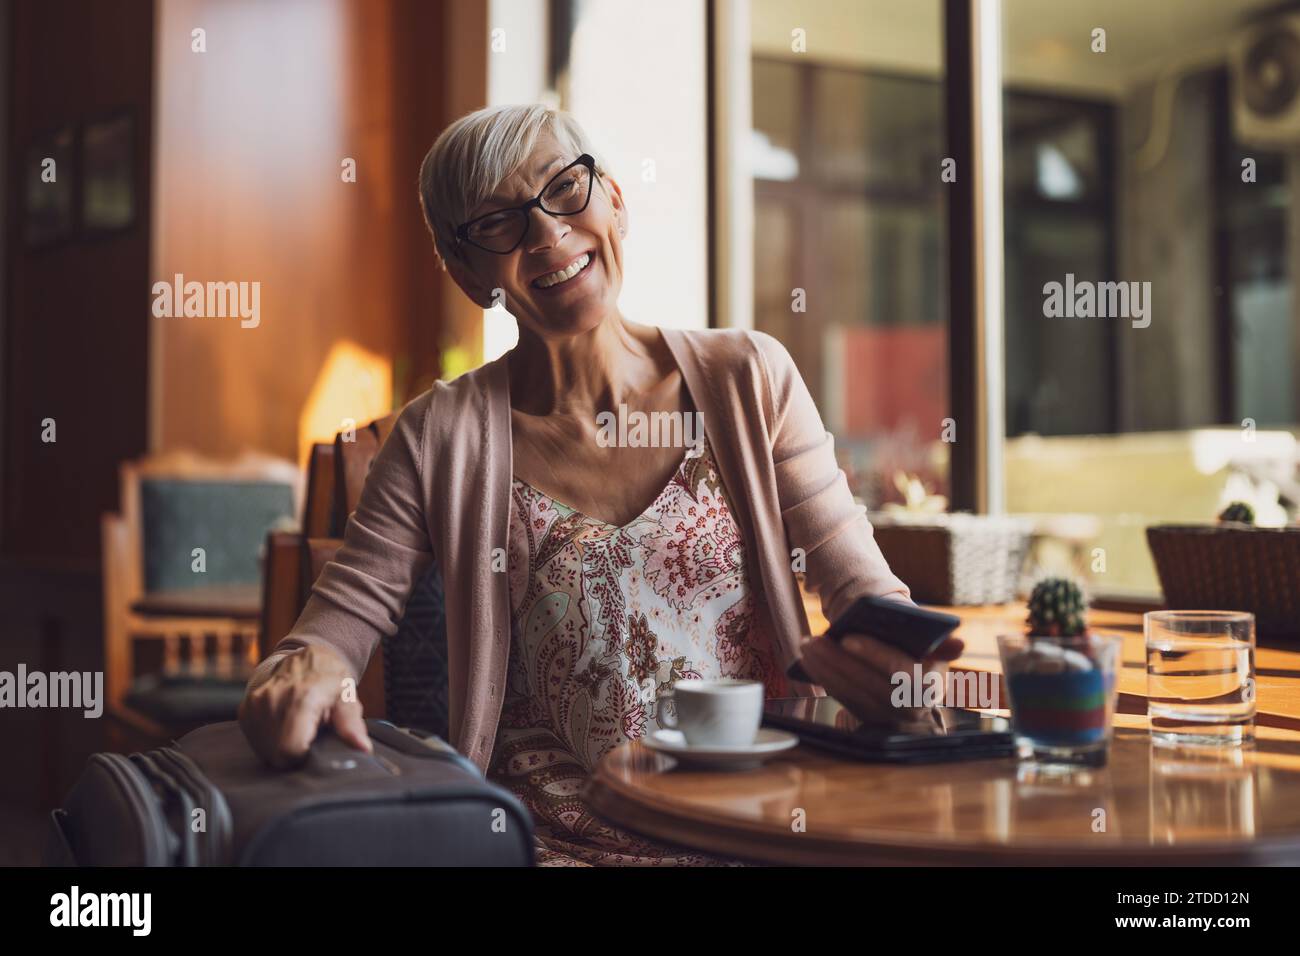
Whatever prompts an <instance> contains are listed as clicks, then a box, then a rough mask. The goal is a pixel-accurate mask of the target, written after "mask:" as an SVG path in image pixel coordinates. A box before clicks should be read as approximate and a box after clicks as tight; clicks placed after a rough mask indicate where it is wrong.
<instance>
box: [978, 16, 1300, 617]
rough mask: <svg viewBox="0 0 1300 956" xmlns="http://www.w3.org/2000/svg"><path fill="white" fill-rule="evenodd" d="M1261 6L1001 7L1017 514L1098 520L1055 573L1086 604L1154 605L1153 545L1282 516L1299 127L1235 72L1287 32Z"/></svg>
mask: <svg viewBox="0 0 1300 956" xmlns="http://www.w3.org/2000/svg"><path fill="white" fill-rule="evenodd" d="M1260 6H1261V5H1260V4H1258V3H1255V2H1251V0H1223V2H1219V3H1213V4H1209V3H1196V4H1134V3H1132V2H1130V0H1084V2H1080V3H1078V4H1073V5H1071V6H1070V8H1069V10H1068V11H1065V10H1064V9H1062V11H1061V15H1060V16H1059V17H1052V18H1047V17H1044V16H1043V15H1042V5H1041V4H1040V3H1035V2H1031V0H1008V2H1007V3H1006V4H1005V6H1004V30H1005V34H1004V80H1005V88H1004V102H1003V114H1004V130H1003V132H1004V150H1003V154H1004V188H1005V210H1004V213H1005V215H1004V223H1005V270H1006V271H1005V280H1006V316H1005V319H1006V383H1005V385H1006V399H1007V401H1006V419H1007V421H1006V426H1007V445H1006V462H1005V473H1006V480H1007V487H1006V500H1007V507H1008V509H1009V510H1010V511H1013V512H1021V513H1036V514H1042V515H1045V516H1058V517H1059V516H1060V515H1061V514H1063V513H1071V514H1080V515H1083V516H1085V517H1087V518H1089V519H1091V522H1092V525H1091V527H1092V531H1090V532H1079V533H1078V534H1077V535H1076V536H1075V538H1074V539H1073V540H1069V541H1067V543H1068V544H1069V545H1070V547H1068V548H1064V549H1059V550H1058V554H1060V555H1064V556H1067V559H1068V560H1067V563H1070V564H1071V565H1072V566H1071V567H1070V570H1073V571H1075V572H1076V573H1079V574H1081V575H1083V576H1085V577H1089V578H1091V585H1092V588H1093V590H1094V592H1095V593H1099V594H1108V593H1109V594H1120V595H1124V594H1131V595H1134V596H1138V595H1141V596H1147V595H1155V594H1157V593H1158V590H1159V586H1158V581H1157V578H1156V573H1155V568H1154V565H1153V562H1152V560H1151V556H1150V553H1149V551H1148V548H1147V544H1146V535H1145V532H1146V528H1147V526H1149V525H1151V524H1154V523H1161V522H1207V521H1212V520H1213V519H1214V518H1215V516H1216V514H1217V513H1218V510H1219V509H1220V508H1222V507H1223V506H1224V505H1225V504H1226V503H1227V502H1228V501H1229V500H1231V499H1239V498H1244V499H1246V500H1249V501H1250V502H1251V503H1252V504H1253V505H1255V510H1256V514H1257V516H1259V523H1261V524H1280V523H1283V522H1284V521H1285V520H1286V518H1287V512H1286V509H1285V507H1284V504H1285V502H1283V501H1280V500H1279V491H1278V489H1279V485H1281V486H1282V487H1285V486H1286V484H1287V483H1288V482H1290V483H1291V485H1292V486H1294V483H1295V474H1296V441H1295V431H1296V422H1297V420H1300V392H1298V390H1297V379H1296V372H1295V368H1296V365H1297V335H1296V329H1297V322H1298V321H1300V320H1298V319H1297V305H1296V302H1295V297H1294V295H1293V294H1292V279H1291V261H1292V258H1293V256H1294V252H1293V250H1292V249H1291V248H1290V245H1291V236H1292V235H1293V234H1294V229H1295V222H1296V219H1295V216H1294V214H1293V213H1292V202H1291V185H1292V178H1291V177H1292V175H1293V171H1294V170H1295V169H1296V167H1295V165H1294V164H1293V163H1291V162H1289V161H1288V160H1286V159H1285V158H1284V157H1285V156H1287V155H1288V154H1291V155H1293V154H1294V152H1293V151H1294V149H1295V144H1297V143H1300V120H1298V117H1300V111H1297V110H1296V109H1294V108H1287V109H1281V110H1278V109H1272V108H1271V107H1270V108H1268V109H1266V108H1264V106H1261V105H1260V104H1259V103H1254V104H1253V105H1252V101H1251V90H1252V89H1253V86H1252V84H1253V83H1255V80H1256V79H1257V78H1256V77H1254V76H1252V74H1251V72H1250V70H1248V69H1247V68H1245V67H1243V65H1242V63H1241V61H1240V60H1239V58H1238V54H1237V52H1236V51H1239V50H1242V49H1244V48H1245V47H1247V46H1249V44H1250V43H1252V42H1254V41H1253V40H1252V39H1251V38H1252V36H1253V37H1256V38H1258V37H1260V36H1265V35H1268V34H1270V33H1276V32H1278V31H1285V30H1294V27H1293V26H1292V21H1291V20H1289V19H1288V18H1286V17H1285V16H1275V17H1273V18H1272V19H1271V20H1270V19H1268V17H1267V16H1266V17H1264V18H1260V17H1258V16H1253V15H1250V14H1252V13H1253V11H1255V10H1256V9H1257V8H1258V7H1260ZM1103 25H1104V29H1105V36H1104V37H1098V36H1097V35H1096V34H1095V33H1094V30H1095V29H1096V28H1098V27H1099V26H1103ZM1099 40H1100V42H1104V44H1105V49H1104V52H1102V51H1101V50H1099V49H1097V46H1098V43H1099ZM1188 51H1194V52H1195V55H1194V56H1192V55H1189V52H1188ZM1277 75H1279V76H1282V77H1283V78H1284V79H1285V78H1288V77H1294V76H1296V75H1300V73H1297V71H1296V70H1295V69H1290V70H1289V71H1288V70H1284V71H1281V72H1280V73H1279V74H1277ZM1269 96H1270V97H1272V98H1273V99H1277V97H1278V96H1281V97H1282V98H1283V99H1285V100H1287V102H1290V103H1294V102H1300V89H1290V90H1272V91H1271V92H1270V93H1269ZM1288 98H1289V99H1288ZM1256 99H1258V97H1256ZM1270 102H1272V101H1271V100H1270ZM1265 105H1267V104H1265ZM1274 105H1276V104H1275V103H1274ZM1058 293H1059V294H1058ZM1245 420H1249V422H1250V423H1253V427H1252V428H1243V424H1242V423H1243V421H1245ZM1058 524H1062V525H1063V526H1069V525H1070V523H1069V522H1064V523H1061V522H1058ZM1073 527H1074V528H1076V529H1081V528H1083V529H1086V528H1088V527H1089V525H1088V522H1086V521H1085V522H1081V523H1074V524H1073ZM1095 549H1100V550H1095ZM1099 555H1100V556H1101V557H1100V560H1098V557H1097V556H1099ZM1039 558H1040V559H1041V560H1042V561H1043V562H1044V567H1043V568H1042V570H1049V569H1050V570H1060V568H1057V567H1052V568H1048V567H1046V564H1050V563H1051V559H1049V558H1047V557H1045V556H1044V555H1042V554H1040V555H1039Z"/></svg>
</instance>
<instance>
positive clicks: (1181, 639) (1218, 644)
mask: <svg viewBox="0 0 1300 956" xmlns="http://www.w3.org/2000/svg"><path fill="white" fill-rule="evenodd" d="M1143 631H1144V632H1145V634H1146V647H1147V715H1148V716H1149V717H1150V718H1151V742H1152V743H1153V744H1155V745H1156V746H1158V747H1235V746H1241V745H1242V744H1247V743H1250V742H1251V741H1253V740H1254V739H1255V615H1253V614H1247V613H1246V612H1244V611H1149V612H1147V614H1146V615H1145V616H1144V618H1143Z"/></svg>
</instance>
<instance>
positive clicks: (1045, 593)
mask: <svg viewBox="0 0 1300 956" xmlns="http://www.w3.org/2000/svg"><path fill="white" fill-rule="evenodd" d="M1025 623H1027V624H1028V625H1029V636H1030V637H1079V636H1081V635H1083V634H1086V633H1087V632H1088V606H1087V603H1086V602H1085V601H1084V599H1083V591H1082V590H1081V589H1080V587H1079V585H1078V584H1076V583H1075V582H1073V581H1071V580H1069V579H1068V578H1044V579H1043V580H1041V581H1039V582H1038V583H1037V584H1035V585H1034V591H1033V593H1032V594H1031V595H1030V596H1029V619H1028V620H1027V621H1026V622H1025Z"/></svg>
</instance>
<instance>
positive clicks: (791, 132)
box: [751, 0, 949, 508]
mask: <svg viewBox="0 0 1300 956" xmlns="http://www.w3.org/2000/svg"><path fill="white" fill-rule="evenodd" d="M908 8H909V15H907V16H901V15H900V7H899V5H898V4H896V3H892V2H887V0H872V2H863V0H818V2H806V3H797V2H792V3H777V2H768V0H761V2H755V3H754V4H752V6H751V24H752V27H753V39H754V60H753V77H754V79H753V83H754V88H753V103H754V106H753V111H754V127H755V129H754V136H753V140H752V142H753V144H754V150H753V153H754V155H753V156H752V158H751V164H752V167H753V176H754V183H755V236H754V255H755V279H754V283H755V326H756V327H757V328H758V329H760V330H762V331H765V332H768V333H770V334H772V335H774V336H776V337H777V338H778V339H780V340H781V341H782V342H783V343H784V344H785V346H786V347H787V348H788V349H789V350H790V353H791V355H792V356H793V357H794V359H795V362H796V363H797V364H798V366H799V370H800V372H801V374H802V375H803V377H804V380H805V382H807V384H808V388H809V390H810V391H811V393H812V395H813V398H814V400H815V401H816V403H817V407H818V409H819V410H820V411H821V413H822V417H823V419H824V420H825V422H826V426H827V428H828V429H830V430H831V432H832V433H833V434H834V435H835V439H836V449H837V453H838V454H839V456H840V459H841V464H842V465H843V466H844V468H845V471H846V473H847V474H848V476H849V482H850V486H851V487H852V489H853V491H854V493H855V494H857V495H858V496H860V497H861V498H862V499H863V501H864V502H865V503H866V504H867V505H868V506H869V507H872V508H876V507H879V506H880V505H882V504H883V503H885V502H887V501H897V500H899V497H900V496H899V493H898V491H897V488H896V486H895V483H894V476H895V474H896V473H897V472H899V471H902V472H906V473H907V474H909V475H917V476H920V477H921V478H922V479H923V481H924V482H925V483H926V485H927V486H928V487H929V489H930V490H931V491H933V492H934V493H937V494H944V495H946V494H947V483H948V470H947V456H946V454H945V453H944V452H945V447H946V446H944V445H943V443H942V442H941V441H940V434H941V429H942V427H943V426H942V421H943V419H944V417H945V416H947V415H948V414H949V410H948V389H947V384H948V383H947V340H948V332H947V298H946V297H947V283H946V280H945V276H946V272H945V263H946V251H945V238H944V236H945V226H946V220H945V216H946V212H945V206H944V193H943V187H942V183H941V180H940V176H939V173H940V162H941V160H942V143H943V139H944V120H943V97H944V92H943V78H942V72H941V69H940V62H941V51H942V32H941V29H940V18H939V4H938V2H937V0H935V2H933V3H928V2H927V3H918V4H909V5H908ZM795 28H801V29H803V30H805V31H806V33H807V35H808V36H809V37H815V38H821V42H810V43H809V44H808V46H807V48H806V50H804V51H802V52H798V53H795V52H793V51H792V50H791V39H790V38H791V31H792V30H793V29H795Z"/></svg>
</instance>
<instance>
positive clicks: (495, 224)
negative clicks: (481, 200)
mask: <svg viewBox="0 0 1300 956" xmlns="http://www.w3.org/2000/svg"><path fill="white" fill-rule="evenodd" d="M509 223H510V217H509V216H493V217H492V218H491V219H483V220H480V221H479V223H478V225H477V226H476V227H475V229H476V231H477V232H478V233H479V235H483V236H491V235H495V234H497V233H499V232H501V231H502V230H504V229H505V228H506V227H507V226H508V225H509Z"/></svg>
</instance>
